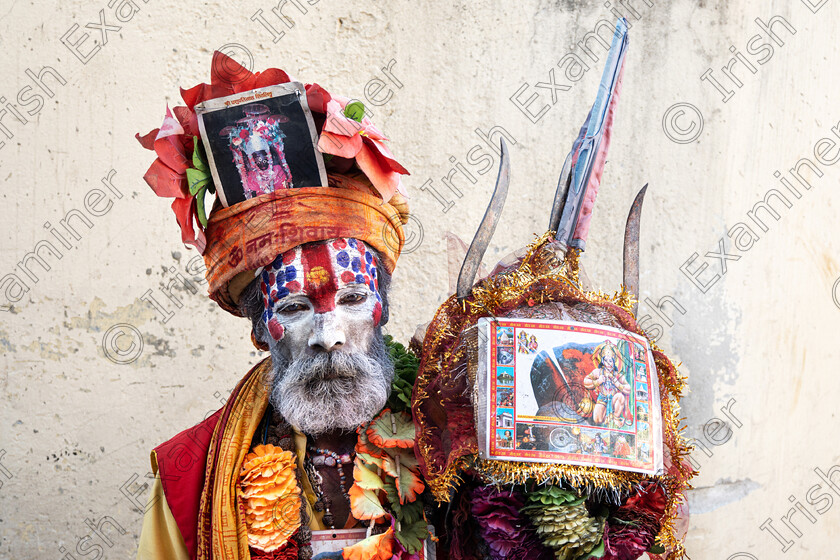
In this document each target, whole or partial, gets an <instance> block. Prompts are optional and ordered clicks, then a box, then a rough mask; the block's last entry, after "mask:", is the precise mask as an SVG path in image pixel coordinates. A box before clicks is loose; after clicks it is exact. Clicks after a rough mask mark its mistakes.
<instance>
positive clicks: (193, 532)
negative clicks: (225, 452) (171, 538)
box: [155, 409, 223, 559]
mask: <svg viewBox="0 0 840 560" xmlns="http://www.w3.org/2000/svg"><path fill="white" fill-rule="evenodd" d="M222 410H223V409H219V410H217V411H216V412H214V413H213V414H212V415H211V416H210V417H209V418H206V419H205V420H204V421H203V422H199V423H198V424H196V425H195V426H193V427H192V428H188V429H186V430H184V431H183V432H181V433H180V434H178V435H176V436H175V437H173V438H172V439H170V440H169V441H167V442H165V443H162V444H160V445H159V446H157V447H155V454H156V456H157V465H158V474H159V475H160V481H161V484H162V486H163V495H164V496H165V497H166V503H167V504H168V505H169V509H170V510H171V511H172V516H173V517H174V518H175V523H177V524H178V529H179V530H180V531H181V537H182V538H183V539H184V544H185V545H187V552H188V553H189V556H190V558H192V559H194V558H195V557H196V548H197V542H198V541H197V535H198V509H199V502H200V501H201V491H202V489H203V488H204V473H205V468H206V463H207V450H208V448H209V447H210V439H211V438H212V437H213V430H214V429H215V428H216V424H217V422H218V421H219V416H220V414H221V412H222Z"/></svg>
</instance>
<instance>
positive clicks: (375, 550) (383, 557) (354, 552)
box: [341, 528, 394, 560]
mask: <svg viewBox="0 0 840 560" xmlns="http://www.w3.org/2000/svg"><path fill="white" fill-rule="evenodd" d="M393 548H394V531H393V529H391V528H388V530H387V531H385V532H384V533H380V534H378V535H371V536H369V537H368V538H366V539H364V540H362V541H359V542H357V543H356V544H354V545H351V546H346V547H344V548H343V549H342V551H341V555H342V556H343V558H344V560H391V556H392V555H393Z"/></svg>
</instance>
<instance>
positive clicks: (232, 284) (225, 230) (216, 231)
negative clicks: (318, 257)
mask: <svg viewBox="0 0 840 560" xmlns="http://www.w3.org/2000/svg"><path fill="white" fill-rule="evenodd" d="M329 184H330V186H328V187H307V188H298V189H282V190H277V191H274V192H272V193H269V194H265V195H262V196H258V197H256V198H252V199H250V200H246V201H243V202H240V203H238V204H234V205H233V206H231V207H229V208H223V207H217V208H216V209H215V210H214V211H213V212H212V213H211V214H210V218H209V220H208V223H207V230H206V236H207V249H206V251H205V252H204V262H205V264H206V266H207V280H208V281H209V283H210V288H209V291H210V297H211V298H212V299H213V300H215V301H216V302H217V303H218V304H219V305H220V306H221V307H222V308H223V309H225V310H226V311H229V312H230V313H233V314H234V315H239V311H238V309H237V303H238V301H239V296H240V294H241V293H242V290H244V289H245V287H246V286H247V285H248V284H249V283H250V282H251V281H252V280H253V279H254V278H255V272H256V271H257V270H258V269H260V268H262V267H264V266H268V265H269V264H271V263H272V262H273V261H274V259H275V258H277V255H280V254H282V253H285V252H286V251H288V250H289V249H293V248H294V247H297V246H298V245H301V244H303V243H309V242H313V241H325V240H327V239H333V238H336V237H346V238H354V239H358V240H360V241H364V242H365V243H367V244H368V245H370V246H371V247H372V248H374V249H375V250H376V251H377V252H378V253H379V255H380V260H381V262H382V264H383V266H384V267H385V269H386V270H387V271H388V272H389V273H390V272H393V270H394V267H395V266H396V264H397V258H399V256H400V251H401V250H402V247H403V244H404V243H405V234H404V232H403V227H402V225H403V223H405V221H407V219H408V209H407V205H406V204H405V202H404V201H405V199H404V198H402V197H401V196H400V195H396V196H394V197H393V198H392V199H391V201H390V202H384V201H383V200H382V198H380V197H379V196H376V195H374V194H372V193H371V192H370V189H369V188H367V187H366V185H365V183H363V182H362V181H359V180H357V179H353V178H350V177H347V176H344V175H332V174H331V175H329Z"/></svg>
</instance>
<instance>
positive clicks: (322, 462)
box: [307, 446, 353, 529]
mask: <svg viewBox="0 0 840 560" xmlns="http://www.w3.org/2000/svg"><path fill="white" fill-rule="evenodd" d="M307 451H309V452H310V453H317V455H313V456H311V457H308V461H307V463H308V465H307V466H308V468H307V471H308V474H309V481H310V482H311V483H312V489H313V490H314V491H315V494H316V498H317V499H316V501H315V503H314V504H313V505H312V509H314V510H315V511H318V512H320V511H323V512H324V517H323V522H324V524H325V525H328V526H329V528H330V529H335V526H334V523H335V518H334V517H333V514H332V511H330V506H331V505H332V500H330V497H329V496H327V495H326V494H324V492H323V489H322V488H321V486H322V484H323V482H324V479H323V477H322V476H321V473H319V472H318V467H322V466H323V467H334V468H336V469H337V470H338V476H339V479H340V481H341V482H340V488H341V493H342V495H343V496H344V498H345V499H346V500H347V503H348V504H349V503H350V494H349V490H348V488H347V476H346V475H345V474H344V465H349V464H351V463H352V462H353V459H352V458H351V457H350V455H349V454H348V453H345V454H343V455H339V454H338V453H336V452H335V451H331V450H329V449H322V448H320V447H314V446H307Z"/></svg>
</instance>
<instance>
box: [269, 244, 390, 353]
mask: <svg viewBox="0 0 840 560" xmlns="http://www.w3.org/2000/svg"><path fill="white" fill-rule="evenodd" d="M376 264H377V262H376V257H374V255H373V253H371V252H370V250H369V249H368V248H367V247H366V246H365V244H364V243H362V242H361V241H358V240H356V239H343V238H340V239H332V240H330V241H327V242H324V243H318V244H309V245H304V246H299V247H295V248H294V249H291V250H289V251H287V252H285V253H283V254H282V255H280V256H278V257H277V259H275V261H274V262H273V263H272V264H271V265H270V266H268V267H266V269H265V270H264V271H263V272H262V276H261V282H260V285H261V290H262V295H263V302H264V304H265V311H264V312H263V322H264V323H265V325H266V326H267V328H268V332H269V334H270V335H271V337H272V338H273V339H274V340H277V341H279V340H281V339H283V338H284V337H292V338H294V341H289V342H291V343H292V346H296V347H298V348H303V347H308V348H310V349H312V350H325V351H332V350H335V349H337V348H338V347H341V346H343V345H345V344H346V343H351V345H353V346H356V345H358V346H360V348H359V349H360V350H364V348H365V347H366V342H367V341H365V340H364V339H369V336H370V335H371V334H372V331H373V327H376V326H377V325H379V322H380V320H381V318H382V296H381V295H380V294H379V279H378V278H377V272H376ZM348 335H352V336H351V340H348ZM357 339H358V340H357Z"/></svg>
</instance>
